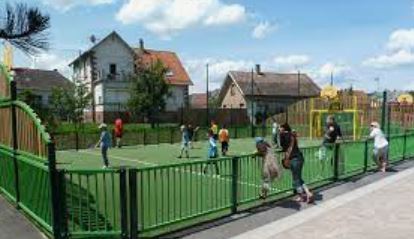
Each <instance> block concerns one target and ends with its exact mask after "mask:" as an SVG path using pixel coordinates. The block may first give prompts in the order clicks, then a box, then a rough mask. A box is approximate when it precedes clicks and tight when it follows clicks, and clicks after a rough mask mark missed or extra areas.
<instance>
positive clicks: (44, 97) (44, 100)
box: [17, 89, 52, 107]
mask: <svg viewBox="0 0 414 239" xmlns="http://www.w3.org/2000/svg"><path fill="white" fill-rule="evenodd" d="M29 90H30V92H31V93H32V94H33V95H35V96H37V97H40V98H41V102H40V103H41V104H42V106H43V107H47V106H48V105H49V97H50V95H51V94H52V92H51V91H45V90H34V89H29ZM22 92H24V89H17V94H20V93H22Z"/></svg>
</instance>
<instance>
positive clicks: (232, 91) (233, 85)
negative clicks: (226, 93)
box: [230, 83, 236, 96]
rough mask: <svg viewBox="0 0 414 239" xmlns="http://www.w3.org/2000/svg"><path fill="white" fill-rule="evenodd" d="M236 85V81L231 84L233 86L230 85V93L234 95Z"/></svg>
mask: <svg viewBox="0 0 414 239" xmlns="http://www.w3.org/2000/svg"><path fill="white" fill-rule="evenodd" d="M235 87H236V85H235V84H234V83H233V84H231V87H230V95H231V96H234V95H235V94H236V91H235V89H234V88H235Z"/></svg>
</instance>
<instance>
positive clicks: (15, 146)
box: [10, 81, 20, 208]
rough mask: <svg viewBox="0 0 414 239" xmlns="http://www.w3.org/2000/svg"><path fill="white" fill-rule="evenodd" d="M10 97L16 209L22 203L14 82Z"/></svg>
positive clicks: (11, 84) (11, 86)
mask: <svg viewBox="0 0 414 239" xmlns="http://www.w3.org/2000/svg"><path fill="white" fill-rule="evenodd" d="M10 91H11V92H10V95H11V100H12V104H11V117H12V118H11V120H12V134H13V167H14V188H15V190H16V195H15V196H16V207H17V208H19V202H20V188H19V166H18V163H17V157H18V153H17V150H18V149H19V140H18V136H17V114H16V105H15V104H14V101H15V100H17V88H16V82H15V81H12V82H11V83H10Z"/></svg>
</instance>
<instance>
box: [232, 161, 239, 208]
mask: <svg viewBox="0 0 414 239" xmlns="http://www.w3.org/2000/svg"><path fill="white" fill-rule="evenodd" d="M231 168H232V170H231V172H232V173H231V176H232V178H231V213H233V214H234V213H237V205H238V197H237V194H238V188H237V186H238V183H237V181H238V178H239V158H238V157H233V158H232V159H231Z"/></svg>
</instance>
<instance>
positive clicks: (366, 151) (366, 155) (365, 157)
mask: <svg viewBox="0 0 414 239" xmlns="http://www.w3.org/2000/svg"><path fill="white" fill-rule="evenodd" d="M367 171H368V140H365V148H364V173H366V172H367Z"/></svg>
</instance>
